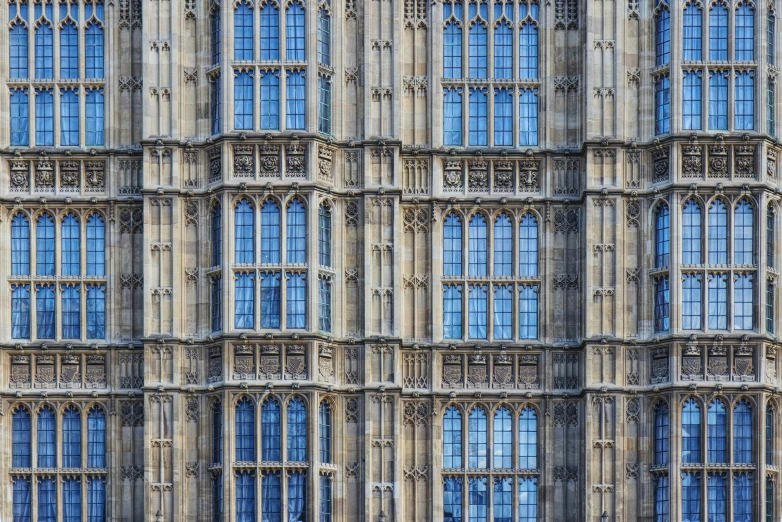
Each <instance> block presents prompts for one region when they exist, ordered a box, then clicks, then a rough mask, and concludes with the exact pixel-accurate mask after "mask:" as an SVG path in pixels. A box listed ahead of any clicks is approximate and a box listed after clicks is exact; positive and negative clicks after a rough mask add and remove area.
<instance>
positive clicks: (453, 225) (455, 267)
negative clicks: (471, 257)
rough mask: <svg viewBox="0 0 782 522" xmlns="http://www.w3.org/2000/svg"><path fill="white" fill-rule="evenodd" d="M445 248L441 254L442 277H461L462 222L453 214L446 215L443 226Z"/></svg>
mask: <svg viewBox="0 0 782 522" xmlns="http://www.w3.org/2000/svg"><path fill="white" fill-rule="evenodd" d="M443 228H444V230H443V238H444V240H445V248H444V252H443V275H444V276H461V275H462V220H461V218H459V216H457V215H456V214H455V213H454V212H451V213H450V214H448V216H447V217H446V218H445V224H444V225H443Z"/></svg>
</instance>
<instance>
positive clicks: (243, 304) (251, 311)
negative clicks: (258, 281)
mask: <svg viewBox="0 0 782 522" xmlns="http://www.w3.org/2000/svg"><path fill="white" fill-rule="evenodd" d="M235 277H236V292H235V296H234V328H241V329H250V328H255V274H254V273H248V272H244V273H240V274H236V276H235Z"/></svg>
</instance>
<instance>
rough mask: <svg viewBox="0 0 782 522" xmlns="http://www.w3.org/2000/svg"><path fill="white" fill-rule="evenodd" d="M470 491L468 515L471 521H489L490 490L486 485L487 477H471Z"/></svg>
mask: <svg viewBox="0 0 782 522" xmlns="http://www.w3.org/2000/svg"><path fill="white" fill-rule="evenodd" d="M467 480H468V482H469V493H468V498H467V503H468V515H469V520H470V522H487V519H488V516H487V515H488V511H487V510H488V506H489V491H488V488H487V486H486V477H470V478H468V479H467Z"/></svg>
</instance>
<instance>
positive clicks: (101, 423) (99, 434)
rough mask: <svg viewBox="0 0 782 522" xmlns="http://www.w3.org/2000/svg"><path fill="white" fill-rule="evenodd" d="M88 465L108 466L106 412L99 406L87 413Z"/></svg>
mask: <svg viewBox="0 0 782 522" xmlns="http://www.w3.org/2000/svg"><path fill="white" fill-rule="evenodd" d="M87 467H88V468H105V467H106V413H105V412H104V411H103V410H102V409H101V408H99V407H97V406H96V407H94V408H92V409H91V410H90V412H89V413H88V414H87Z"/></svg>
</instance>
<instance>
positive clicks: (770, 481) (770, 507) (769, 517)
mask: <svg viewBox="0 0 782 522" xmlns="http://www.w3.org/2000/svg"><path fill="white" fill-rule="evenodd" d="M774 498H775V497H774V478H773V477H771V476H768V477H766V522H774V520H775V519H774V504H775V501H774Z"/></svg>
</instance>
